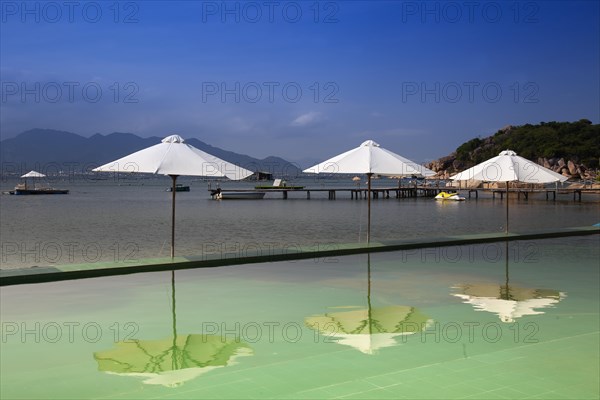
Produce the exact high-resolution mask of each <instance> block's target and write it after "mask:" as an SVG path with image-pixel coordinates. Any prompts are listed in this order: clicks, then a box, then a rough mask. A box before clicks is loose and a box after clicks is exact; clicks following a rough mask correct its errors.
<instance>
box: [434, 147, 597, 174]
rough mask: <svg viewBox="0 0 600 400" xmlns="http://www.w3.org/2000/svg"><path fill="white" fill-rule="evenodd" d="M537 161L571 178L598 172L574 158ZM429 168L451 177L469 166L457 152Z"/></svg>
mask: <svg viewBox="0 0 600 400" xmlns="http://www.w3.org/2000/svg"><path fill="white" fill-rule="evenodd" d="M537 163H538V164H539V165H541V166H543V167H545V168H548V169H550V170H552V171H554V172H557V173H559V174H561V175H563V176H566V177H567V178H569V179H570V180H596V179H597V172H596V171H594V170H591V169H589V168H587V167H586V166H585V165H583V164H578V163H577V162H575V161H573V160H565V159H564V158H560V159H557V158H543V157H540V158H538V159H537ZM425 166H426V167H427V168H429V169H430V170H432V171H434V172H436V173H437V178H438V179H449V178H450V176H452V175H454V174H456V173H458V172H460V171H463V170H465V169H466V168H468V166H465V165H464V163H462V162H460V161H458V160H456V153H452V154H451V155H449V156H446V157H442V158H440V159H439V160H436V161H432V162H430V163H428V164H425Z"/></svg>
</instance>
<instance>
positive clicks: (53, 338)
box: [0, 236, 600, 400]
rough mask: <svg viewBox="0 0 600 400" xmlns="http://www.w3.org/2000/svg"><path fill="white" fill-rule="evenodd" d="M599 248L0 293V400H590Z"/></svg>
mask: <svg viewBox="0 0 600 400" xmlns="http://www.w3.org/2000/svg"><path fill="white" fill-rule="evenodd" d="M597 244H598V238H597V236H591V237H581V238H579V237H576V238H563V239H549V240H540V241H535V242H515V243H511V244H510V247H509V258H508V263H507V262H506V261H507V259H506V257H505V253H504V251H505V247H504V245H500V244H487V245H477V246H463V247H456V248H446V249H444V250H441V249H423V250H420V251H410V252H395V253H394V252H392V253H381V254H373V255H371V256H370V257H368V256H367V255H357V256H346V257H339V258H327V259H315V260H302V261H293V262H278V263H265V264H253V265H241V266H231V267H219V268H209V269H198V270H186V271H177V272H175V273H174V274H173V273H171V272H156V273H145V274H134V275H127V276H117V277H106V278H96V279H83V280H78V281H64V282H55V283H45V284H34V285H17V286H11V287H4V288H2V291H1V303H0V307H1V308H0V310H1V321H2V343H1V346H2V347H1V352H0V361H1V370H0V371H1V382H0V383H1V385H0V386H1V389H0V391H1V393H0V394H1V396H0V397H1V398H2V399H3V400H4V399H12V398H23V399H24V398H27V399H31V398H56V399H58V398H60V399H75V398H77V399H79V398H94V399H115V398H126V399H138V398H146V399H151V398H166V399H183V398H195V399H204V398H205V399H209V398H210V399H215V398H227V399H232V398H240V399H250V398H261V399H265V398H273V399H280V398H283V399H298V398H300V399H323V398H342V399H346V398H347V399H366V398H367V399H388V398H389V399H402V398H407V399H419V398H421V399H434V398H435V399H437V398H439V399H442V398H444V399H447V398H477V399H481V398H484V399H503V398H507V399H514V398H532V399H553V398H561V399H562V398H569V399H572V398H596V399H597V398H598V397H599V395H600V389H599V378H598V375H599V374H600V368H599V355H600V348H599V343H600V337H599V336H600V335H599V330H600V329H599V311H600V310H599V303H600V301H599V278H600V276H599V260H600V258H599V257H600V253H599V250H598V246H597ZM507 267H508V270H507ZM507 272H508V274H507ZM507 276H508V285H507ZM507 286H508V289H507ZM496 287H497V288H498V290H497V293H498V294H495V293H496V289H495V288H496ZM458 295H460V296H458ZM328 322H330V323H331V325H328Z"/></svg>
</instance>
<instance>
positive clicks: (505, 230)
mask: <svg viewBox="0 0 600 400" xmlns="http://www.w3.org/2000/svg"><path fill="white" fill-rule="evenodd" d="M504 233H505V234H507V235H508V181H506V228H505V229H504Z"/></svg>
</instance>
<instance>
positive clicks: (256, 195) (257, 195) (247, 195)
mask: <svg viewBox="0 0 600 400" xmlns="http://www.w3.org/2000/svg"><path fill="white" fill-rule="evenodd" d="M265 194H266V193H265V192H223V191H221V190H220V189H217V190H215V191H213V192H212V193H211V195H212V197H213V198H214V199H215V200H260V199H262V198H264V197H265Z"/></svg>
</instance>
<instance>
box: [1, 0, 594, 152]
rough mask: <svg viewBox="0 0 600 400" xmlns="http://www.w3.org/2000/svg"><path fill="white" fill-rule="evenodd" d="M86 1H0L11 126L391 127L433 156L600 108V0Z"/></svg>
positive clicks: (272, 143) (259, 131) (298, 146)
mask: <svg viewBox="0 0 600 400" xmlns="http://www.w3.org/2000/svg"><path fill="white" fill-rule="evenodd" d="M73 4H74V5H72V6H67V5H65V3H64V2H60V1H59V2H28V3H22V2H21V1H4V0H3V1H2V2H1V5H2V15H1V27H0V34H1V35H0V70H1V77H0V78H1V81H2V98H1V113H0V135H1V138H2V139H5V138H8V137H12V136H14V135H16V134H18V133H20V132H22V131H25V130H28V129H32V128H36V127H39V128H52V129H60V130H67V131H71V132H75V133H78V134H82V135H85V136H89V135H92V134H94V133H102V134H108V133H111V132H115V131H118V132H131V133H135V134H137V135H140V136H166V135H168V134H171V133H178V134H180V135H182V136H183V137H197V138H199V139H201V140H203V141H205V142H207V143H209V144H212V145H215V146H218V147H222V148H226V149H228V150H232V151H236V152H240V153H245V154H249V155H252V156H254V157H260V158H262V157H266V156H268V155H279V156H282V157H284V158H286V159H289V160H292V161H301V160H305V161H307V162H308V161H319V160H323V159H325V158H329V157H331V156H333V155H335V154H337V153H340V152H342V151H345V150H348V149H350V148H353V147H355V146H357V145H359V144H360V143H361V142H362V141H364V140H366V139H374V140H375V141H377V142H379V143H380V144H381V145H382V146H384V147H386V148H388V149H390V150H392V151H395V152H397V153H399V154H401V155H403V156H405V157H407V158H411V159H413V160H415V161H420V162H425V161H428V160H432V159H436V158H438V157H441V156H445V155H447V154H448V153H450V152H451V151H453V150H454V149H455V148H456V147H457V146H459V145H460V144H462V143H463V142H465V141H466V140H469V139H472V138H474V137H477V136H487V135H490V134H493V133H495V132H496V131H497V130H498V129H500V128H502V127H504V126H505V125H508V124H513V125H519V124H525V123H539V122H540V121H552V120H554V121H575V120H579V119H581V118H587V119H590V120H592V122H594V123H598V122H599V121H600V115H599V113H600V111H599V110H600V80H599V72H598V71H599V70H600V62H599V58H600V50H599V49H600V7H599V4H600V3H599V2H597V1H564V2H562V1H536V2H530V1H519V2H516V1H515V2H513V1H487V2H485V1H476V2H438V1H429V2H422V1H418V2H413V1H381V2H378V1H369V2H361V1H337V2H335V1H321V2H315V1H291V2H286V1H278V2H269V1H257V2H252V1H250V2H220V1H218V2H214V1H202V2H201V1H187V2H161V1H130V2H113V1H110V2H102V1H96V2H93V1H92V2H83V1H82V2H76V3H73ZM69 7H71V8H69Z"/></svg>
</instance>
